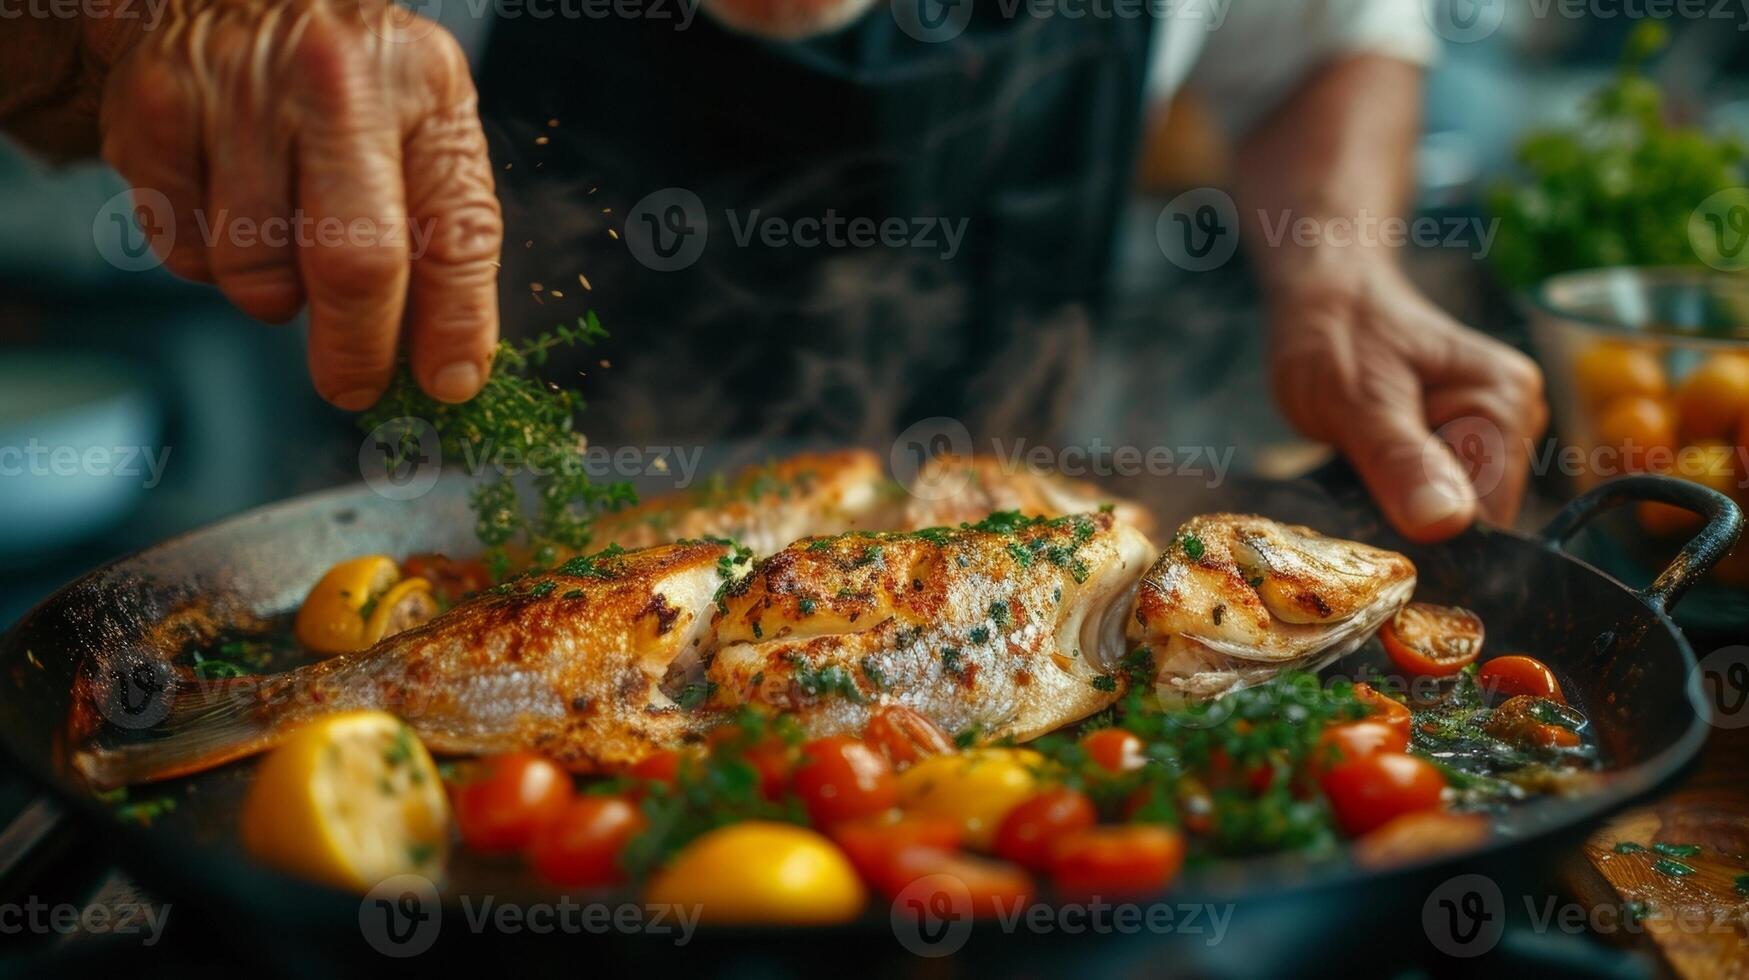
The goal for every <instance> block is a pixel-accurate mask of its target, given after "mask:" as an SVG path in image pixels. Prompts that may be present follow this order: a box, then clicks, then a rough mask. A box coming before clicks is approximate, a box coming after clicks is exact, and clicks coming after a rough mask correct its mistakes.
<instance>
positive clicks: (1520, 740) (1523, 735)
mask: <svg viewBox="0 0 1749 980" xmlns="http://www.w3.org/2000/svg"><path fill="white" fill-rule="evenodd" d="M1550 717H1562V718H1563V720H1565V721H1567V722H1568V724H1570V725H1573V726H1575V727H1576V726H1578V725H1580V724H1582V723H1583V720H1584V719H1583V716H1581V715H1580V714H1579V713H1578V712H1577V711H1574V710H1573V709H1572V708H1569V707H1567V706H1566V705H1565V704H1563V703H1561V702H1559V701H1556V700H1554V699H1553V698H1539V697H1536V696H1534V695H1529V694H1520V695H1517V696H1515V697H1510V698H1507V699H1506V701H1505V703H1503V704H1501V705H1500V707H1498V708H1495V709H1494V713H1493V714H1492V715H1489V716H1488V720H1487V721H1485V722H1483V723H1482V730H1483V731H1485V732H1487V733H1488V734H1489V735H1492V736H1494V737H1495V738H1498V739H1502V740H1504V741H1507V742H1513V743H1515V744H1518V745H1524V746H1530V747H1533V748H1569V749H1570V748H1572V747H1574V746H1576V745H1578V744H1579V742H1580V738H1579V733H1578V732H1576V731H1574V730H1573V729H1572V728H1567V727H1564V726H1562V725H1557V724H1554V723H1552V722H1551V721H1549V720H1548V719H1549V718H1550Z"/></svg>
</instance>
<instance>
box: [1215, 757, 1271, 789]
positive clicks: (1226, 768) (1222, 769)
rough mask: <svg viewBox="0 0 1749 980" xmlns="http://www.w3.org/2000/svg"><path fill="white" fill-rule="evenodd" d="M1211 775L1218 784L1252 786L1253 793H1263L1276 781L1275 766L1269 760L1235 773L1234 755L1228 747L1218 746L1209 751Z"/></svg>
mask: <svg viewBox="0 0 1749 980" xmlns="http://www.w3.org/2000/svg"><path fill="white" fill-rule="evenodd" d="M1209 777H1210V780H1211V781H1212V782H1213V783H1214V784H1215V785H1217V786H1223V787H1225V786H1233V785H1235V784H1237V785H1243V786H1248V787H1250V788H1251V791H1252V792H1253V793H1261V792H1263V791H1264V790H1266V789H1268V788H1269V787H1270V784H1271V783H1274V782H1275V767H1274V766H1272V765H1270V764H1269V763H1268V762H1255V763H1252V764H1251V765H1249V766H1247V767H1246V768H1245V771H1244V772H1240V773H1234V771H1233V757H1232V756H1230V755H1228V754H1227V750H1226V749H1223V748H1216V749H1215V750H1213V751H1212V752H1210V753H1209Z"/></svg>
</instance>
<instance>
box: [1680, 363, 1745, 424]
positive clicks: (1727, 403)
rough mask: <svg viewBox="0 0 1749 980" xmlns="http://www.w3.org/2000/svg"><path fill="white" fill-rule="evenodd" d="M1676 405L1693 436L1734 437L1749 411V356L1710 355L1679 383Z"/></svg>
mask: <svg viewBox="0 0 1749 980" xmlns="http://www.w3.org/2000/svg"><path fill="white" fill-rule="evenodd" d="M1676 408H1677V411H1678V412H1679V413H1680V414H1681V416H1682V433H1683V435H1685V436H1686V437H1688V438H1689V439H1692V440H1696V441H1699V440H1702V439H1729V438H1731V437H1732V436H1733V435H1735V434H1736V433H1735V429H1736V427H1737V426H1738V425H1739V424H1740V423H1741V422H1742V419H1743V415H1744V413H1746V412H1749V356H1744V355H1742V354H1715V355H1713V356H1712V357H1709V358H1707V360H1706V362H1705V363H1703V364H1702V365H1701V366H1700V367H1698V368H1695V369H1694V371H1693V372H1691V373H1690V374H1689V375H1688V376H1687V377H1685V378H1683V379H1682V382H1681V384H1679V385H1677V386H1676Z"/></svg>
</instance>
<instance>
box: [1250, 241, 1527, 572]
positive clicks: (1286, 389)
mask: <svg viewBox="0 0 1749 980" xmlns="http://www.w3.org/2000/svg"><path fill="white" fill-rule="evenodd" d="M1271 335H1272V336H1271V340H1272V347H1271V361H1272V363H1271V366H1270V367H1271V376H1272V382H1273V386H1274V389H1275V397H1276V400H1277V403H1278V404H1279V405H1280V406H1281V408H1282V411H1283V412H1285V413H1286V415H1287V417H1288V419H1289V421H1291V422H1292V423H1293V424H1294V425H1295V426H1296V427H1298V428H1299V429H1300V430H1301V431H1303V432H1305V433H1306V434H1307V435H1309V436H1311V437H1313V438H1316V439H1320V440H1323V441H1325V442H1329V443H1333V444H1334V445H1336V446H1337V447H1338V448H1339V449H1340V450H1341V451H1342V452H1343V454H1344V455H1346V456H1347V457H1348V458H1349V460H1350V461H1351V462H1352V463H1353V464H1354V466H1355V468H1356V469H1357V470H1359V472H1360V475H1361V478H1362V479H1363V480H1364V481H1365V482H1366V485H1367V488H1368V489H1369V490H1370V491H1371V492H1372V495H1373V498H1374V499H1375V500H1377V501H1378V503H1379V505H1380V507H1381V508H1382V509H1383V510H1384V512H1385V515H1386V517H1388V518H1389V519H1390V521H1391V523H1392V524H1393V525H1395V526H1396V527H1397V529H1398V530H1399V531H1401V532H1402V533H1403V534H1404V535H1406V536H1407V537H1409V538H1410V539H1412V540H1416V541H1438V540H1443V539H1444V538H1447V537H1450V536H1452V535H1454V534H1456V533H1458V532H1459V531H1462V530H1463V529H1464V528H1465V527H1468V526H1469V525H1470V523H1471V522H1472V521H1473V520H1475V519H1476V517H1478V516H1481V517H1484V518H1487V519H1488V520H1490V521H1493V522H1496V523H1500V524H1510V523H1511V522H1512V520H1513V518H1514V517H1515V516H1516V515H1517V513H1518V506H1519V503H1520V502H1521V500H1522V498H1523V496H1524V488H1525V482H1526V480H1527V478H1528V476H1529V468H1530V443H1531V442H1532V441H1533V440H1535V439H1537V438H1539V437H1540V436H1541V435H1542V434H1543V430H1544V428H1545V427H1546V425H1547V423H1548V409H1547V407H1546V406H1545V404H1544V402H1543V393H1542V392H1543V388H1542V373H1541V371H1540V370H1538V368H1537V366H1536V364H1535V362H1533V361H1532V360H1531V359H1530V358H1528V357H1526V356H1524V355H1523V354H1521V353H1519V352H1518V351H1516V350H1514V349H1513V348H1511V347H1508V346H1507V345H1505V344H1502V343H1499V342H1498V341H1495V340H1492V339H1490V338H1488V337H1485V336H1483V335H1482V334H1479V333H1476V332H1475V331H1472V330H1469V329H1467V328H1465V327H1463V326H1461V325H1460V324H1458V323H1457V322H1456V321H1455V320H1453V319H1451V318H1450V317H1449V316H1447V315H1446V314H1445V313H1443V312H1441V311H1440V310H1439V309H1438V308H1437V307H1435V306H1434V305H1433V304H1432V303H1431V302H1429V301H1428V300H1427V298H1426V297H1424V296H1422V295H1421V293H1420V292H1419V291H1417V290H1416V289H1415V287H1414V286H1413V285H1412V284H1410V283H1409V282H1408V281H1407V280H1406V279H1405V278H1404V277H1403V276H1402V275H1401V273H1399V272H1397V271H1396V270H1395V269H1394V268H1393V267H1389V266H1383V265H1381V266H1380V267H1379V268H1377V269H1376V270H1369V271H1367V272H1365V273H1364V274H1360V275H1355V276H1353V277H1350V278H1348V279H1347V281H1345V282H1341V283H1334V284H1332V283H1325V284H1320V285H1315V286H1307V287H1303V288H1297V289H1296V288H1289V289H1280V290H1277V291H1276V292H1275V294H1274V295H1272V297H1271ZM1442 427H1444V428H1442ZM1435 432H1438V434H1437V435H1436V434H1435ZM1496 433H1497V434H1498V435H1497V436H1496ZM1452 443H1459V444H1460V445H1459V446H1457V447H1456V448H1458V449H1459V450H1461V456H1460V454H1459V453H1454V451H1453V449H1454V447H1453V445H1452Z"/></svg>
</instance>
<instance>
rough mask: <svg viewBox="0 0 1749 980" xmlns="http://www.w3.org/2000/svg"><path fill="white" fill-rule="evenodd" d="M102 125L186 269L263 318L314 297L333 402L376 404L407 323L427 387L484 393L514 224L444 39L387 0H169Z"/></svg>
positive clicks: (313, 363)
mask: <svg viewBox="0 0 1749 980" xmlns="http://www.w3.org/2000/svg"><path fill="white" fill-rule="evenodd" d="M100 120H101V127H102V138H103V156H104V158H105V159H106V160H108V161H109V162H110V163H111V164H112V165H113V166H114V167H115V168H116V169H117V170H119V171H120V172H121V174H122V175H123V176H124V177H126V178H127V180H128V181H129V182H130V183H131V184H132V185H133V186H134V188H135V201H136V203H137V204H147V203H148V202H149V201H167V202H168V206H169V209H170V210H172V211H173V218H172V216H167V215H154V216H153V217H154V218H155V220H157V221H158V222H160V223H162V222H163V221H164V220H167V219H169V220H173V221H174V236H173V238H174V242H173V244H170V245H169V247H168V249H167V254H164V255H163V256H162V257H163V258H164V260H165V264H166V265H167V267H168V268H169V269H170V270H171V271H172V272H174V273H176V274H177V275H180V276H183V277H185V278H188V279H194V280H199V281H203V282H212V283H216V284H217V285H218V288H219V289H220V290H222V291H223V292H224V294H225V296H226V297H228V298H229V299H230V300H231V301H232V302H233V303H235V304H236V305H237V306H238V307H240V308H242V309H243V310H244V311H246V312H248V313H250V314H251V315H253V316H256V317H259V318H261V319H263V320H269V321H274V322H281V321H284V320H287V319H289V318H290V317H292V316H293V315H295V314H296V313H297V312H298V310H299V309H301V308H302V307H303V306H304V304H305V303H306V301H307V302H308V304H309V307H310V350H309V362H310V374H311V377H312V379H313V380H314V382H315V386H316V390H317V391H318V392H319V393H320V394H321V395H322V397H324V398H326V399H327V400H328V401H330V402H333V403H334V404H335V405H337V406H340V407H341V408H346V409H352V410H358V409H363V408H366V407H368V406H369V405H370V404H372V403H373V402H375V401H376V399H377V397H378V396H379V395H380V394H381V393H382V391H383V389H384V388H385V387H386V386H387V385H388V381H389V377H390V374H391V372H392V370H393V367H394V362H395V357H396V350H397V347H398V344H399V342H400V338H401V332H402V323H403V319H404V320H405V323H406V335H407V343H408V346H409V354H410V358H411V363H412V367H413V373H414V376H415V378H417V379H418V381H419V383H420V385H421V387H423V388H424V389H425V390H426V391H427V392H428V393H430V394H431V395H432V396H434V397H436V398H439V399H442V400H445V401H462V400H466V399H467V398H470V397H472V396H473V395H474V394H475V393H476V392H477V391H478V390H479V387H480V385H481V383H482V381H483V380H484V378H485V375H486V372H487V370H488V358H489V356H490V354H491V352H492V349H493V345H494V344H495V343H496V341H497V335H498V309H497V285H496V273H497V264H496V263H497V259H498V253H499V247H500V244H501V240H502V237H503V221H502V216H501V213H500V211H499V206H498V202H497V199H496V197H495V196H494V194H493V186H492V168H491V163H490V161H489V159H488V157H487V153H486V140H485V135H484V133H483V132H482V130H481V128H480V119H479V114H478V108H477V99H476V95H475V92H474V86H473V82H472V81H471V79H470V78H469V77H468V67H467V62H466V59H465V58H464V57H463V54H462V51H461V49H460V47H459V46H458V45H457V44H456V42H455V40H454V39H453V38H452V37H451V36H450V35H449V34H448V33H447V32H445V31H444V30H443V29H442V28H440V27H438V26H437V25H435V24H433V23H432V22H430V21H427V20H424V19H422V18H418V17H413V16H411V15H409V14H407V13H406V12H405V11H404V10H401V9H399V8H396V7H393V6H391V5H389V4H388V3H387V2H386V0H171V2H170V4H169V7H168V10H167V12H166V14H165V16H164V18H163V20H162V22H160V23H158V24H157V25H155V27H154V28H153V29H151V30H148V31H144V32H142V33H141V34H140V36H139V37H138V38H137V39H135V40H134V42H133V43H132V44H131V46H130V47H129V48H128V49H127V50H126V52H125V53H124V54H122V55H121V56H120V58H119V59H118V60H116V61H115V64H114V67H113V69H112V70H111V72H110V75H109V78H108V80H107V82H106V83H105V87H104V92H103V104H102V110H101V116H100ZM148 190H150V191H157V192H159V193H161V194H162V195H163V197H162V198H154V197H151V196H150V195H147V194H145V193H144V192H145V191H148ZM148 210H149V208H148ZM149 237H150V236H149ZM165 237H170V236H165Z"/></svg>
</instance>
